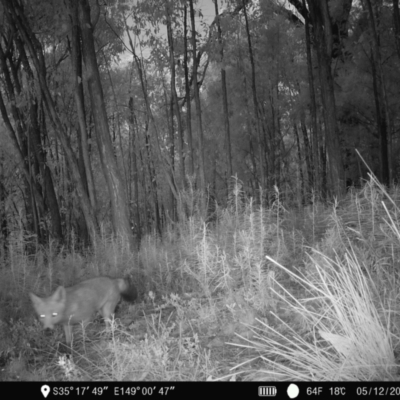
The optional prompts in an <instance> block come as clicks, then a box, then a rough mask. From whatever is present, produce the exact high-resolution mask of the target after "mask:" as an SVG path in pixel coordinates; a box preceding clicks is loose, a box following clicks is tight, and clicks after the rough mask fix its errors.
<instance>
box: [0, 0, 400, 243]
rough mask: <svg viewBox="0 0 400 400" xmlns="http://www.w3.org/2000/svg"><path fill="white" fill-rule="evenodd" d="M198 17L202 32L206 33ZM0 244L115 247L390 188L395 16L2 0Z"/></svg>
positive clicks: (355, 4) (291, 7)
mask: <svg viewBox="0 0 400 400" xmlns="http://www.w3.org/2000/svg"><path fill="white" fill-rule="evenodd" d="M206 17H207V18H206ZM0 18H1V20H0V35H1V37H0V111H1V117H2V118H1V122H0V224H1V232H0V238H1V239H0V240H1V242H2V247H3V245H4V244H5V243H6V241H7V237H8V235H9V232H10V231H12V230H13V229H16V228H18V227H20V228H21V227H22V228H23V230H24V231H26V232H29V233H31V234H34V235H35V236H36V237H37V240H38V242H39V243H45V242H46V241H48V240H49V239H56V240H57V241H58V242H60V243H65V242H67V241H68V237H69V235H70V233H71V232H72V231H74V232H76V233H77V236H78V237H79V238H81V239H82V241H83V243H87V244H89V243H90V242H93V241H94V239H95V237H96V235H97V234H98V232H99V229H100V226H101V225H102V224H104V223H106V224H110V226H111V229H112V231H113V232H114V233H115V234H116V235H119V236H121V237H123V238H126V240H127V242H128V243H131V244H132V245H134V244H135V243H138V242H139V241H140V239H141V237H143V235H144V234H146V233H148V232H157V233H159V234H161V233H162V231H163V227H164V226H165V225H166V224H167V223H170V222H178V221H179V219H180V218H184V217H185V216H188V215H192V214H193V213H196V212H198V213H201V214H202V215H203V216H206V215H207V213H209V212H210V208H212V207H211V206H212V205H213V204H214V203H217V204H219V205H222V206H224V205H226V204H227V203H228V202H229V192H230V187H231V185H232V177H237V178H236V179H237V180H239V181H240V184H241V185H242V189H243V191H244V192H245V193H246V194H248V195H249V196H252V197H254V198H256V199H258V200H257V201H259V202H265V204H271V202H273V201H274V196H275V195H276V192H277V191H278V190H279V193H280V194H281V195H282V198H283V200H285V201H287V202H291V204H292V205H293V206H296V207H301V206H304V205H306V204H309V203H310V202H313V201H315V200H316V199H318V200H322V201H325V200H329V199H333V198H336V197H339V198H340V197H341V196H342V195H343V194H345V192H346V189H347V188H348V187H349V186H351V185H355V186H360V185H362V184H363V181H364V180H365V179H366V178H367V174H368V172H372V173H374V174H375V175H376V176H377V178H378V179H379V180H380V182H381V183H382V184H384V185H387V186H391V185H394V184H396V183H397V182H398V181H399V179H400V159H399V156H398V155H399V151H400V113H399V109H400V101H399V99H400V96H399V91H400V79H399V77H400V73H399V72H400V14H399V0H289V1H284V0H259V1H256V0H253V1H251V0H225V1H222V0H219V1H218V0H202V1H195V0H137V1H136V0H126V1H115V0H108V1H98V0H0Z"/></svg>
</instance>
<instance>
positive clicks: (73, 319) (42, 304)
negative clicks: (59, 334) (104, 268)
mask: <svg viewBox="0 0 400 400" xmlns="http://www.w3.org/2000/svg"><path fill="white" fill-rule="evenodd" d="M29 296H30V298H31V300H32V303H33V306H34V308H35V310H36V312H37V314H38V315H39V317H40V320H41V321H42V323H43V326H44V328H45V329H46V328H50V329H53V328H54V325H56V324H62V325H63V327H64V332H65V339H66V342H67V344H68V345H70V343H71V338H72V325H75V324H79V323H81V322H83V323H84V324H85V323H87V322H89V321H90V319H91V318H92V316H93V314H94V313H95V312H96V311H100V312H101V314H102V316H103V318H104V319H105V321H106V322H110V320H111V316H112V314H113V313H114V311H115V307H116V306H117V304H118V303H119V301H120V299H121V297H122V298H123V299H124V300H125V301H128V302H131V303H133V302H134V301H135V299H136V297H137V291H136V288H135V286H133V285H132V284H131V283H130V282H129V281H128V280H126V279H112V278H108V277H98V278H93V279H88V280H86V281H83V282H80V283H78V284H77V285H75V286H71V287H68V288H64V287H63V286H59V287H58V288H57V289H56V291H55V292H54V293H53V294H52V295H51V296H50V297H47V298H40V297H38V296H36V295H35V294H33V293H29Z"/></svg>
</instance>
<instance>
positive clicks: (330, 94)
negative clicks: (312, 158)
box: [308, 0, 345, 196]
mask: <svg viewBox="0 0 400 400" xmlns="http://www.w3.org/2000/svg"><path fill="white" fill-rule="evenodd" d="M308 5H309V7H310V14H311V19H312V22H313V27H314V41H315V44H316V47H317V55H318V66H319V78H320V85H321V95H322V105H323V110H324V113H323V115H324V122H325V146H326V153H327V162H328V167H329V170H328V171H329V174H328V178H329V181H328V185H329V188H330V193H331V195H333V196H340V195H342V194H343V193H344V191H345V180H344V168H343V162H342V156H341V150H340V143H339V127H338V125H337V120H336V104H335V93H334V86H333V77H332V71H331V55H332V28H331V21H330V16H329V10H328V4H327V0H308Z"/></svg>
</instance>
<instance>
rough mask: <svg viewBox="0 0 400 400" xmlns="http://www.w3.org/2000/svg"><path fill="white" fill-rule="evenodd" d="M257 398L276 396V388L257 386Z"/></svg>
mask: <svg viewBox="0 0 400 400" xmlns="http://www.w3.org/2000/svg"><path fill="white" fill-rule="evenodd" d="M258 396H259V397H274V396H276V387H275V386H259V387H258Z"/></svg>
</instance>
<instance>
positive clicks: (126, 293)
mask: <svg viewBox="0 0 400 400" xmlns="http://www.w3.org/2000/svg"><path fill="white" fill-rule="evenodd" d="M125 282H126V283H127V285H128V287H127V288H126V289H125V290H123V291H121V297H122V299H123V300H125V301H127V302H128V303H133V302H134V301H135V300H136V299H137V296H138V293H137V290H136V287H135V285H134V284H133V283H132V282H130V280H129V279H127V278H125Z"/></svg>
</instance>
